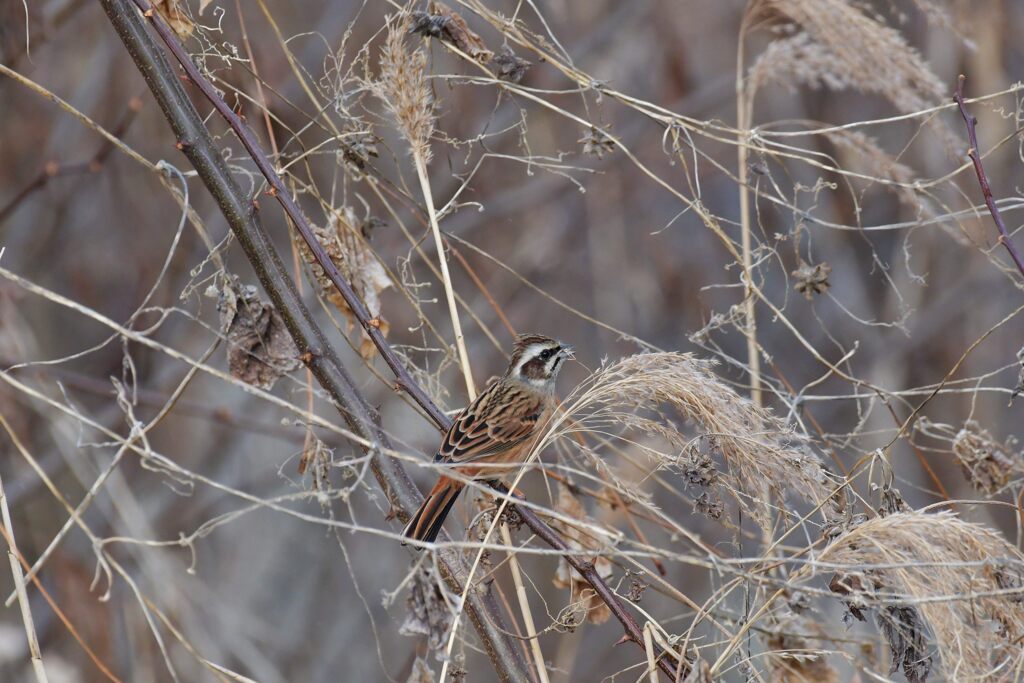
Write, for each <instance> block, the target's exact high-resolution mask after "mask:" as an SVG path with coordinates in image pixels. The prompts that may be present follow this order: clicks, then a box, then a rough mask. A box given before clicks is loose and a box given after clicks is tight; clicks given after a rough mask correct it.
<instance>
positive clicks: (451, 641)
mask: <svg viewBox="0 0 1024 683" xmlns="http://www.w3.org/2000/svg"><path fill="white" fill-rule="evenodd" d="M539 450H540V448H539V447H538V446H534V448H533V451H531V453H530V455H529V457H527V458H526V460H524V461H523V466H522V467H520V468H519V472H518V474H516V478H515V480H514V481H513V482H512V485H511V486H509V490H508V493H506V494H505V495H503V496H501V503H499V504H498V509H497V510H495V511H494V519H492V520H491V524H490V526H488V527H487V533H485V534H484V537H483V539H481V541H480V548H479V549H478V550H477V553H476V557H474V558H473V564H472V565H471V566H470V568H469V573H468V574H467V575H466V583H465V585H464V586H463V588H462V594H461V595H460V596H459V598H460V599H459V607H458V609H457V610H456V612H455V616H454V617H452V630H451V633H450V634H449V635H448V644H447V645H446V646H445V649H444V652H445V659H444V664H443V665H442V666H441V676H440V677H439V679H438V680H439V681H442V682H443V681H444V680H445V677H446V676H447V675H448V665H449V664H450V663H451V661H452V648H454V647H455V636H456V634H457V633H458V632H459V621H460V619H461V618H462V605H465V604H466V596H467V595H469V591H470V589H471V588H472V587H473V577H475V576H476V570H477V568H478V567H479V566H480V560H481V559H482V558H483V556H484V551H486V550H487V543H488V541H489V540H490V538H491V535H492V534H493V533H494V529H495V528H496V527H497V526H498V522H499V521H500V520H501V516H502V514H504V512H505V508H506V507H508V504H509V502H510V501H511V500H512V491H515V490H516V487H517V486H519V482H520V480H522V478H523V477H524V476H526V473H527V471H528V468H527V467H526V464H527V463H529V462H530V461H531V460H533V457H534V455H535V454H536V453H538V452H539Z"/></svg>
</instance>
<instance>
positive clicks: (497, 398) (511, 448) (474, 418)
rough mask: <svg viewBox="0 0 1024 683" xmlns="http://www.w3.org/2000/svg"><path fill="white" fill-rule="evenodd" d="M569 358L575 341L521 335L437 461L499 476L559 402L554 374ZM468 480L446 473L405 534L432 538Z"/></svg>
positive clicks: (472, 475)
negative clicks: (501, 371)
mask: <svg viewBox="0 0 1024 683" xmlns="http://www.w3.org/2000/svg"><path fill="white" fill-rule="evenodd" d="M567 358H572V347H571V346H568V345H566V344H563V343H562V342H560V341H558V340H557V339H552V338H551V337H545V336H543V335H539V334H521V335H519V336H518V337H516V339H515V345H514V346H513V348H512V359H511V361H510V362H509V364H508V369H507V370H505V374H504V375H503V376H502V377H501V378H500V379H498V380H497V381H495V382H493V383H492V384H491V385H490V386H489V387H487V389H485V390H484V391H483V393H481V394H480V395H479V396H477V397H476V399H475V400H474V401H473V402H472V403H470V404H469V406H468V407H467V408H466V409H465V410H463V411H462V412H461V413H459V415H458V417H456V418H455V423H454V424H452V426H451V429H449V430H448V433H447V434H445V436H444V440H443V441H442V442H441V447H440V448H439V449H438V451H437V455H435V456H434V462H435V463H438V464H441V465H445V466H450V467H451V468H452V469H453V470H454V471H455V472H457V473H458V474H459V475H460V476H461V477H462V478H463V479H494V478H497V477H498V476H499V475H500V474H501V472H502V471H503V470H506V469H511V468H513V467H515V466H516V465H518V464H520V463H522V462H523V461H524V460H525V459H526V458H527V457H528V456H529V454H530V450H531V449H532V448H533V446H534V444H535V443H536V441H537V439H538V437H539V436H540V434H541V431H542V427H543V426H544V424H545V423H546V422H547V421H548V417H549V416H550V415H551V411H552V409H553V408H554V407H555V378H556V377H558V371H559V370H560V369H561V367H562V361H564V360H566V359H567ZM502 465H505V466H507V468H506V467H501V466H502ZM465 485H466V484H465V481H460V480H458V479H453V478H451V477H448V476H447V475H444V474H442V475H441V477H440V478H439V479H438V480H437V483H436V484H434V488H432V489H431V490H430V493H429V494H428V495H427V499H426V500H424V501H423V505H421V506H420V509H419V510H417V511H416V514H414V515H413V516H412V519H410V520H409V524H408V525H406V527H405V531H403V532H402V534H403V535H404V536H405V537H406V538H411V539H414V540H417V541H427V542H432V541H433V540H434V539H435V538H437V534H438V532H439V531H440V530H441V525H442V524H443V523H444V519H445V517H447V516H448V512H449V511H450V510H451V509H452V504H453V503H454V502H455V499H456V498H457V497H458V496H459V493H460V492H461V491H462V489H463V488H464V487H465Z"/></svg>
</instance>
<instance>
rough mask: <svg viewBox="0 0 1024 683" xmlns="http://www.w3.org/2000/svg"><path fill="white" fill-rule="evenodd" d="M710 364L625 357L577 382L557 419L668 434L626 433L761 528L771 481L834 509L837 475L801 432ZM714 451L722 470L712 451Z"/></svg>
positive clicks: (687, 357) (671, 356)
mask: <svg viewBox="0 0 1024 683" xmlns="http://www.w3.org/2000/svg"><path fill="white" fill-rule="evenodd" d="M714 365H715V363H714V362H713V361H708V360H701V359H698V358H696V357H695V356H693V355H691V354H686V353H643V354H638V355H634V356H629V357H626V358H623V359H622V360H619V361H617V362H615V363H612V364H610V365H607V366H605V367H603V368H601V369H600V370H599V371H598V372H596V373H595V374H594V375H593V376H591V378H590V379H589V380H588V381H587V382H585V383H584V384H583V385H581V387H580V388H579V389H577V390H576V392H574V396H573V397H570V398H569V399H568V400H567V401H566V403H565V405H566V406H567V409H566V415H565V416H564V417H563V418H561V420H559V421H558V423H557V424H558V425H568V424H569V422H568V420H574V421H575V422H576V423H577V424H578V428H580V429H585V430H594V431H598V432H601V433H602V434H608V433H610V432H612V431H614V430H615V429H622V428H625V429H626V430H628V431H632V432H634V433H638V434H643V435H647V436H648V437H654V438H656V439H660V440H663V441H664V442H667V443H668V444H669V445H670V446H671V448H672V449H673V450H674V451H675V452H674V453H665V452H663V451H662V450H659V449H658V448H657V447H655V446H654V445H648V444H646V443H641V442H640V441H639V440H638V439H630V441H629V443H630V445H632V446H638V447H639V448H641V449H642V450H643V451H644V452H646V454H647V455H648V456H650V457H652V458H653V459H655V460H656V461H657V462H659V463H660V464H661V466H663V467H666V468H670V469H674V470H676V471H680V472H682V473H683V474H684V475H685V476H686V477H687V478H688V480H689V482H690V483H691V484H693V485H697V486H700V487H702V488H704V493H708V492H710V493H711V494H712V495H713V496H715V497H717V495H718V492H719V491H721V490H725V491H727V492H728V493H729V494H730V495H732V496H733V497H734V498H735V499H736V501H737V503H738V504H739V505H740V506H742V507H743V508H744V509H745V510H747V511H748V512H750V513H751V514H752V516H753V517H754V519H755V520H756V521H757V523H758V524H760V525H761V526H762V527H763V528H768V527H769V526H770V524H771V510H770V507H769V501H768V498H767V496H766V495H765V494H766V492H767V491H768V490H769V489H770V490H771V491H772V492H774V493H776V494H778V495H779V496H780V497H784V495H785V491H786V489H792V490H795V491H797V492H798V493H799V494H800V495H801V496H803V497H804V498H805V499H806V500H808V501H810V502H811V503H814V504H821V503H825V504H826V511H827V512H835V511H837V510H838V508H839V507H841V505H842V503H841V502H840V500H839V499H838V496H833V490H834V488H835V483H834V482H833V481H832V477H831V475H830V473H829V472H828V471H827V470H826V469H825V468H824V466H823V465H822V463H821V460H820V459H819V458H818V457H817V455H816V454H815V453H814V452H813V451H811V449H810V448H809V447H808V443H807V440H806V439H804V438H803V437H801V436H799V435H797V434H795V433H794V432H793V431H792V430H791V429H790V428H788V427H787V426H786V424H785V423H784V422H783V421H782V420H781V419H779V418H778V417H775V416H773V415H771V414H770V413H769V412H767V411H766V410H764V409H762V408H759V407H758V406H756V405H755V404H754V403H753V402H752V401H750V400H749V399H746V398H743V397H741V396H740V395H739V394H737V393H736V392H735V391H733V390H732V389H731V388H729V387H728V386H726V385H725V383H723V382H722V380H720V379H719V378H718V377H717V376H716V375H715V373H714V372H713V370H712V368H713V367H714ZM666 409H671V410H674V411H675V412H676V413H678V414H679V415H681V416H682V417H683V418H684V419H685V420H687V421H689V422H692V423H693V424H694V425H696V426H697V427H698V430H699V434H698V436H697V437H696V438H693V437H691V436H689V435H687V434H684V433H683V431H682V429H681V426H679V425H677V424H676V423H675V421H674V420H673V419H672V417H671V416H670V415H668V414H667V412H666ZM555 428H557V425H556V426H555ZM718 453H720V454H721V456H722V459H723V460H724V463H725V469H723V470H720V469H719V468H718V467H717V466H716V465H715V463H714V461H713V459H712V456H713V455H715V454H718ZM626 493H627V494H628V495H636V494H635V492H629V491H627V492H626ZM830 499H831V500H830ZM711 502H712V503H713V502H714V501H711Z"/></svg>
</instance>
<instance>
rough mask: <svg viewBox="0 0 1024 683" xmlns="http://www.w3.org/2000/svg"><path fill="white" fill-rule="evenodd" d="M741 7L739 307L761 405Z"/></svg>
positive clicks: (753, 386) (738, 56) (738, 78)
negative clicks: (742, 282)
mask: <svg viewBox="0 0 1024 683" xmlns="http://www.w3.org/2000/svg"><path fill="white" fill-rule="evenodd" d="M748 10H749V8H748ZM748 15H749V11H744V13H743V19H742V21H741V22H740V35H739V41H738V45H737V47H736V128H737V145H736V156H737V165H738V168H737V172H738V173H737V177H738V179H739V182H738V183H737V184H738V185H739V190H740V240H741V244H740V248H741V250H742V254H743V273H744V275H745V277H746V279H747V280H748V282H747V286H746V289H745V290H744V301H743V309H744V312H745V315H746V319H747V320H746V322H747V325H746V336H747V364H748V365H749V366H750V398H751V400H753V401H754V403H755V404H757V405H759V406H760V405H761V402H762V398H761V354H760V353H759V352H758V348H757V308H756V306H755V304H756V301H755V299H754V292H753V291H752V289H751V287H752V286H753V273H752V272H751V268H752V267H753V265H754V260H753V256H752V254H751V238H750V193H749V192H748V191H747V129H748V128H749V126H750V119H751V116H750V115H751V113H752V111H751V110H752V109H753V107H752V106H748V97H747V93H746V88H745V80H744V78H743V62H744V50H743V38H744V36H745V34H746V32H747V17H748Z"/></svg>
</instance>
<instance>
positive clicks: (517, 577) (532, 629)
mask: <svg viewBox="0 0 1024 683" xmlns="http://www.w3.org/2000/svg"><path fill="white" fill-rule="evenodd" d="M501 540H502V542H503V543H504V544H505V545H507V546H508V547H509V548H512V547H513V546H512V534H511V533H509V530H508V524H505V523H504V522H502V524H501ZM508 566H509V569H510V570H511V571H512V583H514V584H515V586H516V599H517V600H518V601H519V609H520V610H522V612H523V624H524V625H525V626H526V637H527V638H528V639H529V641H530V652H531V653H533V659H534V662H535V663H536V665H537V678H538V679H540V683H548V667H547V665H546V664H544V653H543V652H542V651H541V649H540V640H539V639H538V638H537V627H536V626H535V625H534V623H533V612H532V611H531V610H530V600H529V597H528V596H527V595H526V586H525V585H524V584H523V576H522V572H520V570H519V560H518V559H517V558H516V551H514V550H509V551H508Z"/></svg>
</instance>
